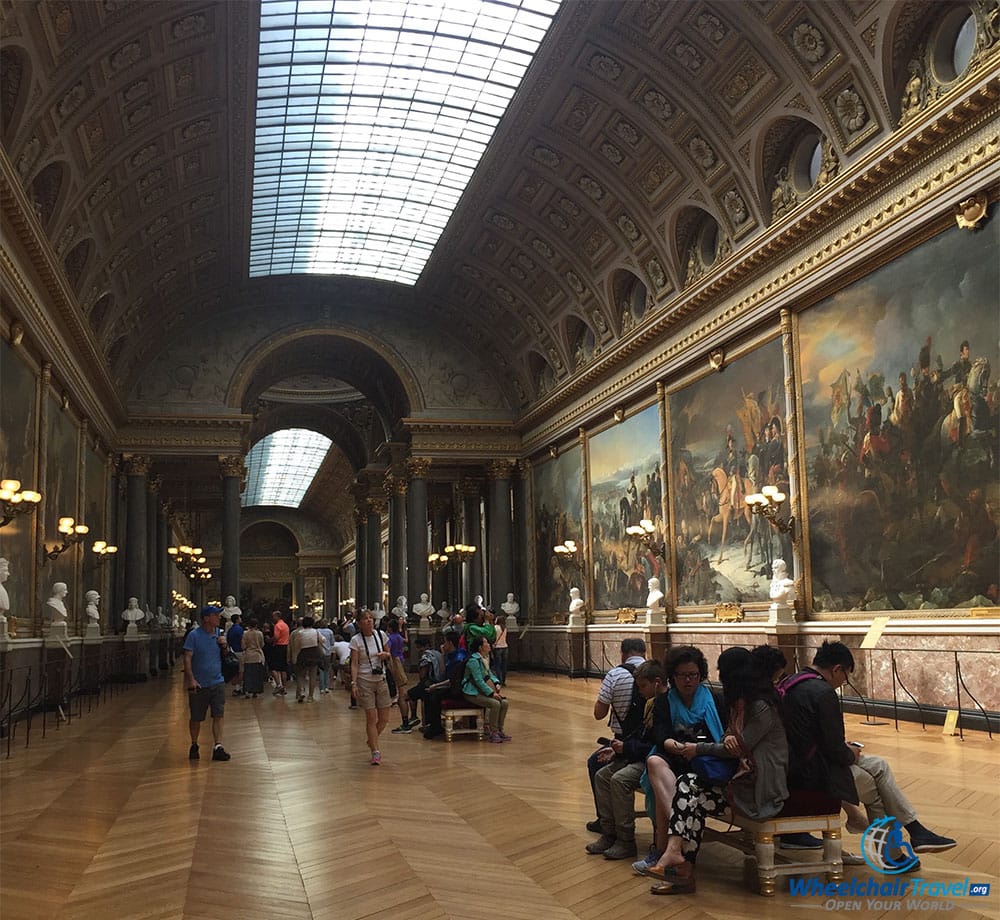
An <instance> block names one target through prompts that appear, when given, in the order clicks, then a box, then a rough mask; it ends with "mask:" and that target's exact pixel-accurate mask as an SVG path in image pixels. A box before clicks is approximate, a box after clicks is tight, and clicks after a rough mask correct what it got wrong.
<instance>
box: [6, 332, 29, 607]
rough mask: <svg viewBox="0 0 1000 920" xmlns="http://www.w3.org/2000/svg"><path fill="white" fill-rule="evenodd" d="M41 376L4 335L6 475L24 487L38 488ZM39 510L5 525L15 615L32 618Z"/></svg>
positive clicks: (8, 584) (9, 586)
mask: <svg viewBox="0 0 1000 920" xmlns="http://www.w3.org/2000/svg"><path fill="white" fill-rule="evenodd" d="M35 387H36V378H35V375H34V373H32V371H31V368H29V367H28V366H27V365H26V364H25V363H24V362H23V361H21V360H20V359H19V358H18V356H17V354H16V352H15V350H14V349H13V348H11V346H10V345H9V344H8V343H7V342H6V341H4V340H0V393H2V394H3V397H2V405H0V479H17V480H19V481H20V483H21V488H22V489H37V488H38V483H37V482H36V480H35V445H36V443H37V439H38V431H37V428H38V413H37V412H36V411H35ZM33 518H34V515H33V514H19V515H17V516H16V517H15V518H14V520H13V521H11V523H10V524H8V525H7V526H6V527H3V528H0V557H3V558H4V559H7V560H8V562H9V563H10V578H9V580H8V581H7V583H6V584H5V586H4V587H6V589H7V593H8V594H9V596H10V602H11V614H12V615H13V616H16V617H30V615H31V613H30V610H28V605H29V602H30V601H29V598H30V596H31V594H30V591H31V534H32V531H33V529H34V523H33V520H32V519H33Z"/></svg>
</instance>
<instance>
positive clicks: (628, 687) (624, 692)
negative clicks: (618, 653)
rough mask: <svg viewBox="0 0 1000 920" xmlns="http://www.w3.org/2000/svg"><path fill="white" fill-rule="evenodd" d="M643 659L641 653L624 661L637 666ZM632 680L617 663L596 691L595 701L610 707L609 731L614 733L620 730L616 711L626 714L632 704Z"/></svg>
mask: <svg viewBox="0 0 1000 920" xmlns="http://www.w3.org/2000/svg"><path fill="white" fill-rule="evenodd" d="M645 660H646V659H645V658H643V657H642V656H641V655H633V656H632V657H630V658H627V659H626V660H625V663H626V664H630V665H632V666H633V668H637V667H638V666H639V665H640V664H642V663H643V662H644V661H645ZM634 682H635V679H634V678H633V677H632V675H631V674H630V673H629V672H628V670H627V669H626V668H624V667H622V666H621V665H618V667H616V668H612V669H611V670H610V671H608V673H607V674H605V675H604V680H602V681H601V689H600V690H598V691H597V701H598V702H599V703H607V704H608V705H609V706H610V707H611V731H613V732H614V733H615V734H618V733H620V732H621V730H622V726H621V722H619V721H618V713H621V714H622V715H626V714H627V713H628V710H629V706H630V705H631V704H632V684H633V683H634Z"/></svg>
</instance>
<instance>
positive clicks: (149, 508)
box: [142, 476, 163, 614]
mask: <svg viewBox="0 0 1000 920" xmlns="http://www.w3.org/2000/svg"><path fill="white" fill-rule="evenodd" d="M162 484H163V479H162V477H160V476H151V477H149V478H148V479H147V480H146V583H145V584H146V587H145V595H146V596H145V603H143V604H142V609H143V610H145V609H146V604H148V605H149V609H150V610H151V611H152V612H153V613H154V614H155V613H156V595H157V580H156V567H157V565H158V559H157V555H156V512H157V509H158V506H159V503H160V494H159V493H160V486H161V485H162Z"/></svg>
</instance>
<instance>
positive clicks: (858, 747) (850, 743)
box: [847, 741, 864, 751]
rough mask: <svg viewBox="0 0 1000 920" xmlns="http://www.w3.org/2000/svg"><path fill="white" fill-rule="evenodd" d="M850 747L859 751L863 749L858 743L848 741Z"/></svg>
mask: <svg viewBox="0 0 1000 920" xmlns="http://www.w3.org/2000/svg"><path fill="white" fill-rule="evenodd" d="M847 743H848V744H849V745H850V746H851V747H856V748H857V749H858V750H859V751H860V750H862V749H863V748H864V745H863V744H862V743H861V742H860V741H848V742H847Z"/></svg>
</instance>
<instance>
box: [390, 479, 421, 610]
mask: <svg viewBox="0 0 1000 920" xmlns="http://www.w3.org/2000/svg"><path fill="white" fill-rule="evenodd" d="M383 482H384V485H385V491H386V493H387V494H388V496H389V609H390V610H391V609H392V605H393V604H395V602H396V598H397V597H399V595H401V594H407V592H408V588H407V586H406V563H407V552H406V525H407V520H406V493H407V490H408V486H409V483H408V482H407V481H406V477H404V476H399V475H397V474H396V473H395V472H389V473H386V475H385V479H384V480H383ZM408 600H409V603H410V606H411V607H412V606H413V601H414V599H413V598H412V597H408Z"/></svg>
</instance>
